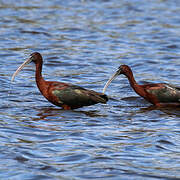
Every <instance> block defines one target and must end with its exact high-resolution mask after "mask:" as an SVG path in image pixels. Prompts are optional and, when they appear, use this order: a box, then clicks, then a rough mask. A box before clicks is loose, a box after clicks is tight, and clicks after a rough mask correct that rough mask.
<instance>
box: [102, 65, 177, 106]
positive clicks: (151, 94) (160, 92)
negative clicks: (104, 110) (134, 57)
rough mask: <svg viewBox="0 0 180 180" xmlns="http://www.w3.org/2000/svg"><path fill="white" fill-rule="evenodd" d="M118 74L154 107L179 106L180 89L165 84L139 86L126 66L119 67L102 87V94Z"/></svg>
mask: <svg viewBox="0 0 180 180" xmlns="http://www.w3.org/2000/svg"><path fill="white" fill-rule="evenodd" d="M120 74H124V75H125V76H126V77H127V78H128V80H129V83H130V85H131V87H132V88H133V89H134V91H135V92H136V93H137V94H138V95H140V96H141V97H143V98H144V99H146V100H147V101H148V102H150V103H152V104H153V105H155V106H159V107H162V106H180V87H176V86H174V85H170V84H167V83H156V84H145V85H139V84H138V83H137V82H136V81H135V79H134V76H133V73H132V70H131V68H130V67H129V66H127V65H121V66H120V67H119V68H118V70H117V71H116V72H115V73H114V74H113V75H112V76H111V78H110V79H109V80H108V82H107V83H106V85H105V86H104V89H103V93H104V92H105V91H106V89H107V87H108V86H109V84H110V83H111V82H112V81H113V80H114V79H115V78H116V77H117V76H118V75H120Z"/></svg>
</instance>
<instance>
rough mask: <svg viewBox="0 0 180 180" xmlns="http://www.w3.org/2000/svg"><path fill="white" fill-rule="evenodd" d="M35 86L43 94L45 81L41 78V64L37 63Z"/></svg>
mask: <svg viewBox="0 0 180 180" xmlns="http://www.w3.org/2000/svg"><path fill="white" fill-rule="evenodd" d="M36 84H37V86H38V88H39V90H40V91H41V93H42V94H43V91H44V87H45V80H44V78H43V77H42V63H37V64H36Z"/></svg>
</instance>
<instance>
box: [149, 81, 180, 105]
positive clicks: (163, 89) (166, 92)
mask: <svg viewBox="0 0 180 180" xmlns="http://www.w3.org/2000/svg"><path fill="white" fill-rule="evenodd" d="M147 92H148V93H151V94H153V95H154V96H156V98H157V99H158V100H159V102H164V103H165V102H180V87H176V86H174V85H169V84H159V86H157V85H156V86H153V85H149V88H148V89H147Z"/></svg>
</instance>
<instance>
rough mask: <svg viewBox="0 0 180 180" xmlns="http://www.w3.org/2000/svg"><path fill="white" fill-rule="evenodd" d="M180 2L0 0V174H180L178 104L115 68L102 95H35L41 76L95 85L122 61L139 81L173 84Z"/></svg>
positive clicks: (114, 178) (111, 178)
mask: <svg viewBox="0 0 180 180" xmlns="http://www.w3.org/2000/svg"><path fill="white" fill-rule="evenodd" d="M179 12H180V1H177V0H171V1H168V0H149V1H146V0H141V1H139V0H121V1H120V0H110V1H109V0H73V1H70V0H61V1H58V0H51V1H48V0H31V1H26V0H16V1H14V0H6V1H5V0H1V1H0V15H1V16H0V44H1V46H0V67H1V71H0V83H1V88H0V99H1V108H0V152H1V153H0V159H1V161H0V179H12V180H22V179H24V180H26V179H27V180H36V179H38V180H39V179H42V180H44V179H60V180H84V179H108V180H119V179H123V180H124V179H130V180H131V179H132V180H134V179H136V180H141V179H142V180H144V179H148V180H155V179H169V180H170V179H180V120H179V119H180V109H178V108H174V109H172V108H164V109H157V108H152V107H151V104H149V103H148V102H146V101H145V100H143V99H142V98H141V97H139V96H138V95H137V94H136V93H135V92H134V91H133V90H132V88H131V87H130V86H129V84H128V81H127V79H126V78H125V77H124V76H123V75H122V76H119V77H118V78H117V79H116V80H115V81H113V82H112V84H111V86H110V87H109V88H108V89H107V92H106V93H107V95H108V96H109V97H110V99H109V101H108V103H107V104H97V105H94V106H89V107H83V108H80V109H76V110H70V111H65V110H62V109H60V108H59V107H56V106H53V105H52V104H50V103H49V102H47V100H46V99H45V98H44V97H43V96H42V95H41V94H40V92H39V90H38V89H37V87H36V83H35V79H34V71H35V67H34V65H33V64H29V65H28V66H27V67H26V68H24V70H23V71H22V72H21V73H20V74H19V75H18V76H17V77H16V78H15V81H14V82H13V83H12V84H11V83H10V80H11V76H12V74H13V73H14V72H15V70H16V69H17V67H18V66H19V65H20V64H22V62H23V61H24V60H25V59H26V58H27V57H28V56H29V55H30V54H31V53H32V52H34V51H38V52H40V53H41V54H42V55H43V58H44V66H43V76H44V77H45V79H46V80H57V81H63V82H66V83H73V84H76V85H79V86H82V87H85V88H88V89H93V90H96V91H99V92H102V89H103V86H104V85H105V83H106V81H107V80H108V79H109V77H110V76H111V75H112V74H113V73H114V72H115V71H116V69H117V68H118V67H119V65H121V64H127V65H129V66H130V67H131V68H132V69H133V72H134V75H135V78H136V80H137V82H139V83H144V82H167V83H171V84H175V85H177V86H178V85H180V75H179V69H180V52H179V49H180V18H179Z"/></svg>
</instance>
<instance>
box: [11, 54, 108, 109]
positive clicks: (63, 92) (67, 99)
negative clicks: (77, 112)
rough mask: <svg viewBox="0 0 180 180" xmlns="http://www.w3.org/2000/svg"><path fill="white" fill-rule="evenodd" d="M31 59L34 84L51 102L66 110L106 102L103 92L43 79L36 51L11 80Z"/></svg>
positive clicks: (41, 61)
mask: <svg viewBox="0 0 180 180" xmlns="http://www.w3.org/2000/svg"><path fill="white" fill-rule="evenodd" d="M31 61H32V62H34V63H35V65H36V73H35V78H36V84H37V86H38V88H39V90H40V92H41V93H42V95H43V96H44V97H45V98H46V99H47V100H48V101H49V102H51V103H52V104H54V105H56V106H60V107H62V108H63V109H66V110H68V109H76V108H80V107H82V106H90V105H93V104H97V103H106V102H107V101H108V97H107V96H106V95H105V94H103V93H98V92H95V91H93V90H87V89H85V88H82V87H80V86H76V85H72V84H67V83H63V82H57V81H45V80H44V78H43V77H42V74H41V72H42V65H43V58H42V56H41V54H40V53H38V52H34V53H32V54H31V55H30V58H29V59H27V60H26V61H25V62H24V63H23V64H22V65H21V66H20V67H19V68H18V69H17V70H16V72H15V73H14V74H13V76H12V80H11V81H13V80H14V78H15V76H16V75H17V74H18V72H19V71H20V70H21V69H22V68H23V67H24V66H25V65H26V64H28V63H30V62H31Z"/></svg>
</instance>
